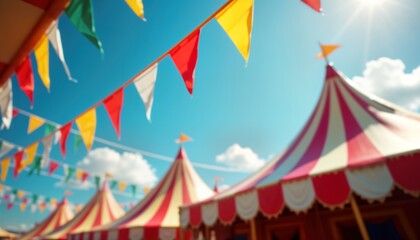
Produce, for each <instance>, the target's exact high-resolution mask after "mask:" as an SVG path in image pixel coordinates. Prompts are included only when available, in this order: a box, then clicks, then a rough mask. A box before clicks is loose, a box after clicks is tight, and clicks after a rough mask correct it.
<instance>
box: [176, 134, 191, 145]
mask: <svg viewBox="0 0 420 240" xmlns="http://www.w3.org/2000/svg"><path fill="white" fill-rule="evenodd" d="M189 141H192V138H190V137H189V136H187V135H185V134H183V133H181V134H180V135H179V138H178V139H177V140H176V141H175V142H176V143H178V144H180V143H183V142H189Z"/></svg>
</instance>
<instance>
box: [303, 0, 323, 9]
mask: <svg viewBox="0 0 420 240" xmlns="http://www.w3.org/2000/svg"><path fill="white" fill-rule="evenodd" d="M302 2H304V3H305V4H306V5H308V6H309V7H311V8H312V9H313V10H315V11H317V12H321V0H302Z"/></svg>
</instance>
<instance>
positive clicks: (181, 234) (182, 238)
mask: <svg viewBox="0 0 420 240" xmlns="http://www.w3.org/2000/svg"><path fill="white" fill-rule="evenodd" d="M179 239H180V240H184V229H183V228H179Z"/></svg>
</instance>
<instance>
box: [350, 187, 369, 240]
mask: <svg viewBox="0 0 420 240" xmlns="http://www.w3.org/2000/svg"><path fill="white" fill-rule="evenodd" d="M350 204H351V209H352V210H353V214H354V217H355V218H356V222H357V226H358V227H359V230H360V233H361V234H362V238H363V240H370V237H369V233H368V231H367V229H366V225H365V223H364V222H363V218H362V214H361V213H360V210H359V206H358V205H357V202H356V199H355V198H354V196H353V195H351V196H350Z"/></svg>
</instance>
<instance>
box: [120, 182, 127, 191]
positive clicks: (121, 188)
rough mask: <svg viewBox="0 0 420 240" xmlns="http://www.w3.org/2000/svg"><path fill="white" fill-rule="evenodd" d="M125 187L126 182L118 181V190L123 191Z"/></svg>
mask: <svg viewBox="0 0 420 240" xmlns="http://www.w3.org/2000/svg"><path fill="white" fill-rule="evenodd" d="M125 187H127V183H125V182H120V184H119V188H120V192H124V190H125Z"/></svg>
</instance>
